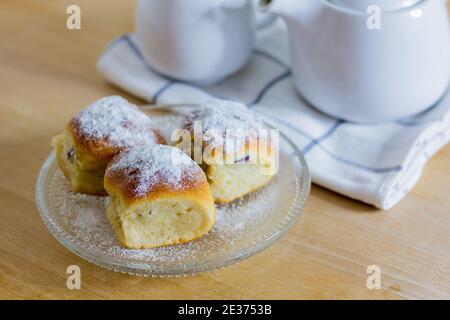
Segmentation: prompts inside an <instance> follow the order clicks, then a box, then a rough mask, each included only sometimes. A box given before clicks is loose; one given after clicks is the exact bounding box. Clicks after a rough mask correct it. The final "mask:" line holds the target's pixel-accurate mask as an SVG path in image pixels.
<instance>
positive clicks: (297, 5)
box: [259, 0, 323, 26]
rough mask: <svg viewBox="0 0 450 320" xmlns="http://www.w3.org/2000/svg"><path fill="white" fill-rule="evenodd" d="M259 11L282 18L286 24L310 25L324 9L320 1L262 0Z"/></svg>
mask: <svg viewBox="0 0 450 320" xmlns="http://www.w3.org/2000/svg"><path fill="white" fill-rule="evenodd" d="M259 9H260V10H261V11H263V12H268V13H272V14H274V15H277V16H280V17H282V18H283V19H284V20H286V22H288V23H292V22H296V23H298V24H301V25H304V26H307V25H310V24H311V23H312V22H313V21H314V20H315V19H316V17H317V16H318V14H319V13H320V12H321V11H322V9H323V3H322V1H318V0H294V1H293V0H260V1H259Z"/></svg>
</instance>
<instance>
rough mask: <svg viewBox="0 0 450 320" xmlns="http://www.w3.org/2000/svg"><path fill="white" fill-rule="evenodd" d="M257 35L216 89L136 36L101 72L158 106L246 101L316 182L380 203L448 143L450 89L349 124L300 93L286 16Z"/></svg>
mask: <svg viewBox="0 0 450 320" xmlns="http://www.w3.org/2000/svg"><path fill="white" fill-rule="evenodd" d="M257 38H258V39H257V44H256V47H255V50H254V53H253V55H252V58H251V60H250V62H249V64H248V65H247V66H246V67H245V68H243V69H242V70H241V71H239V72H238V73H236V74H235V75H233V76H231V77H229V78H228V79H226V80H224V81H223V82H221V83H219V84H217V85H214V86H210V87H204V88H202V87H198V86H196V85H193V84H189V83H185V82H179V81H175V80H172V79H168V78H165V77H163V76H161V75H159V74H158V73H157V72H155V71H153V70H152V68H151V66H149V65H148V64H147V63H146V62H145V60H144V59H143V57H142V54H141V52H140V51H139V46H138V44H137V42H136V39H135V36H134V35H132V34H131V35H124V36H121V37H119V38H118V39H116V40H115V41H113V42H112V43H111V44H110V45H109V47H108V48H107V49H106V52H104V54H103V55H102V56H101V57H100V59H99V61H98V70H99V71H100V73H101V74H102V75H103V76H104V77H105V78H106V79H107V80H108V81H109V82H111V83H113V84H115V85H117V86H119V87H121V88H123V89H124V90H126V91H128V92H130V93H131V94H133V95H135V96H138V97H141V98H143V99H145V100H147V101H149V102H150V103H154V104H177V103H202V102H205V101H207V100H210V99H212V98H216V97H220V98H226V99H232V100H236V101H240V102H244V103H246V104H247V105H248V106H249V107H250V108H252V109H253V110H254V111H256V112H258V113H259V114H260V115H262V116H263V118H265V120H266V121H268V122H269V123H270V124H272V125H273V126H275V127H278V128H280V129H281V130H282V131H283V132H284V133H285V134H286V135H288V136H289V137H290V138H291V139H292V140H293V141H295V142H296V143H297V145H298V147H299V148H301V149H302V150H303V153H304V155H305V157H306V160H307V162H308V164H309V166H310V169H311V173H312V178H313V182H315V183H316V184H319V185H321V186H323V187H325V188H328V189H331V190H334V191H336V192H338V193H341V194H343V195H346V196H348V197H350V198H353V199H358V200H361V201H363V202H366V203H369V204H372V205H374V206H376V207H378V208H381V209H388V208H391V207H392V206H394V205H395V204H396V203H398V202H399V201H400V200H401V199H402V198H403V197H404V196H405V195H406V194H407V193H408V192H409V191H410V190H411V188H412V187H413V186H414V185H415V183H416V182H417V180H418V179H419V177H420V175H421V172H422V169H423V167H424V166H425V164H426V163H427V161H428V159H429V158H430V157H431V156H432V155H433V154H435V153H436V152H437V151H438V150H439V149H440V148H442V147H443V146H444V145H445V144H446V143H447V142H448V141H449V139H450V108H449V106H450V94H447V95H446V96H445V97H444V98H443V99H442V100H441V101H440V102H439V103H438V104H436V105H435V106H434V107H432V108H431V109H429V110H428V111H426V112H424V113H422V114H420V115H417V116H414V117H411V118H407V119H402V120H400V121H396V122H392V123H386V124H382V125H361V124H354V123H348V122H345V121H342V120H339V119H335V118H333V117H330V116H328V115H325V114H323V113H321V112H319V111H317V110H315V109H314V108H312V107H311V106H310V105H308V103H306V102H305V101H303V100H302V99H301V98H300V97H299V95H298V94H297V92H296V91H295V88H294V85H293V82H292V77H291V70H290V68H289V51H288V42H287V35H286V28H285V26H284V24H283V23H282V22H281V21H277V22H276V23H275V24H273V25H272V26H271V27H269V28H266V29H264V30H263V31H260V32H259V33H258V37H257Z"/></svg>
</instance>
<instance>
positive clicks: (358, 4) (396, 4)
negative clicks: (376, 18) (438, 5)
mask: <svg viewBox="0 0 450 320" xmlns="http://www.w3.org/2000/svg"><path fill="white" fill-rule="evenodd" d="M328 1H329V2H331V3H333V4H334V5H337V6H341V7H345V8H347V9H351V10H356V11H363V12H366V10H367V8H368V7H369V6H373V5H375V6H378V7H380V9H381V11H395V10H400V9H404V8H408V7H411V6H413V5H415V4H417V3H418V2H421V1H423V0H328Z"/></svg>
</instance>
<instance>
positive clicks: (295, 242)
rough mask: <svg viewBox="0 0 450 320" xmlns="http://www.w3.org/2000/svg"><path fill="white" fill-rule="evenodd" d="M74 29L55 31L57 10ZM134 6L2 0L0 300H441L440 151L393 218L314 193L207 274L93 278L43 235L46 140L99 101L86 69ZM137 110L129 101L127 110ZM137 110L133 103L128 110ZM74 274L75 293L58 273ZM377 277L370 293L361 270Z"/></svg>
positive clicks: (444, 224) (444, 211)
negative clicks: (250, 247)
mask: <svg viewBox="0 0 450 320" xmlns="http://www.w3.org/2000/svg"><path fill="white" fill-rule="evenodd" d="M72 3H76V4H78V5H80V6H81V10H82V29H81V30H76V31H69V30H67V29H66V24H65V23H66V17H67V14H66V8H67V6H68V5H69V4H72ZM134 6H135V3H134V1H123V0H114V1H112V0H96V1H88V0H83V1H82V0H77V1H63V0H58V1H49V0H2V1H1V4H0V40H1V41H0V150H1V152H0V177H1V179H0V202H1V207H0V212H1V213H0V298H8V299H14V298H52V299H53V298H101V299H102V298H127V299H128V298H158V299H159V298H161V299H162V298H164V299H171V298H177V299H190V298H219V299H227V298H236V299H237V298H275V299H278V298H307V299H318V298H320V299H322V298H325V299H330V298H344V299H347V298H357V299H365V298H374V299H378V298H388V299H398V298H450V194H449V188H450V165H449V164H450V146H448V147H446V148H445V149H444V150H442V151H441V152H440V153H439V154H438V155H437V156H435V157H434V158H433V159H432V160H431V161H430V163H429V164H428V166H427V167H426V169H425V172H424V174H423V177H422V179H421V180H420V182H419V183H418V185H417V186H416V187H415V188H414V190H413V191H412V192H411V194H410V195H408V197H407V198H406V199H405V200H404V201H403V202H402V203H400V204H399V205H398V206H397V207H395V208H394V209H393V210H390V211H388V212H381V211H378V210H375V209H374V208H372V207H370V206H367V205H364V204H362V203H359V202H356V201H352V200H349V199H347V198H345V197H342V196H340V195H337V194H335V193H333V192H330V191H327V190H325V189H322V188H320V187H313V189H312V192H311V196H310V198H309V201H308V204H307V208H306V211H305V213H304V215H303V216H302V218H301V220H300V222H299V223H298V224H297V225H296V226H295V227H294V228H293V229H292V230H291V231H290V232H289V233H288V234H287V235H286V236H285V237H284V238H283V239H282V240H281V241H279V242H278V243H277V244H276V245H274V246H273V247H271V248H269V249H268V250H266V251H264V252H262V253H260V254H258V255H256V256H255V257H252V258H250V259H248V260H247V261H244V262H242V263H240V264H238V265H234V266H231V267H228V268H226V269H223V270H219V271H216V272H213V273H207V274H204V275H200V276H194V277H186V278H165V279H152V278H142V277H133V276H128V275H122V274H118V273H114V272H110V271H107V270H104V269H102V268H99V267H96V266H94V265H92V264H90V263H88V262H86V261H84V260H82V259H80V258H78V257H77V256H75V255H74V254H72V253H71V252H70V251H68V250H67V249H65V248H64V247H63V246H62V245H60V244H59V243H58V242H57V241H56V240H55V239H54V238H53V237H52V236H51V235H50V233H49V232H48V231H47V229H46V227H45V226H44V224H43V222H42V221H41V219H40V217H39V214H38V212H37V210H36V206H35V202H34V187H35V182H36V177H37V174H38V172H39V169H40V167H41V165H42V163H43V161H44V160H45V158H46V157H47V155H48V154H49V152H50V150H51V149H50V145H49V141H50V138H51V137H52V136H53V135H55V134H57V133H59V132H60V131H61V130H62V129H63V127H64V125H65V123H66V122H67V121H68V120H69V118H70V117H71V116H72V115H73V114H74V113H75V112H77V111H79V110H80V109H81V108H82V107H83V106H85V105H87V104H89V103H90V102H92V101H94V100H96V99H98V98H99V97H102V96H106V95H111V94H117V93H118V94H121V95H124V96H125V97H127V98H130V99H132V100H133V98H132V97H129V96H128V95H127V94H126V93H124V92H121V91H120V90H119V89H117V88H114V87H112V86H110V85H108V84H106V83H105V82H104V80H103V79H102V78H101V77H100V76H99V75H98V74H97V72H96V67H95V64H96V60H97V58H98V57H99V55H100V54H101V52H102V50H103V49H104V47H105V45H106V44H107V43H108V42H109V41H110V40H111V39H113V38H114V37H115V36H117V35H119V34H121V33H124V32H128V31H131V30H132V29H133V15H134ZM134 101H136V100H134ZM136 102H139V101H136ZM72 264H76V265H78V266H80V268H81V272H82V278H81V279H82V288H81V290H68V289H67V287H66V277H67V274H66V268H67V266H68V265H72ZM373 264H374V265H378V266H380V268H381V271H382V278H381V280H382V283H381V285H382V287H381V289H380V290H369V289H368V288H367V286H366V279H367V276H368V275H367V274H366V269H367V266H369V265H373Z"/></svg>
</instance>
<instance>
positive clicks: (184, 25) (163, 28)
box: [135, 0, 274, 85]
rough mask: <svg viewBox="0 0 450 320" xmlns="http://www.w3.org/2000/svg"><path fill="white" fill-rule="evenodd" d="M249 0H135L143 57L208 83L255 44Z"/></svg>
mask: <svg viewBox="0 0 450 320" xmlns="http://www.w3.org/2000/svg"><path fill="white" fill-rule="evenodd" d="M254 13H255V12H254V6H253V2H252V1H250V0H139V2H138V5H137V11H136V26H135V28H136V35H137V39H138V42H139V47H140V49H141V51H142V53H143V56H144V58H145V59H146V60H147V62H148V63H149V64H150V66H151V67H152V68H154V69H155V70H156V71H158V72H160V73H162V74H164V75H166V76H169V77H171V78H175V79H178V80H183V81H189V82H194V83H197V84H202V85H208V84H213V83H216V82H219V81H220V80H222V79H223V78H225V77H227V76H228V75H230V74H232V73H234V72H236V71H238V70H239V69H240V68H242V67H243V66H244V65H245V64H246V63H247V61H248V60H249V58H250V55H251V52H252V50H253V44H254V37H255V30H256V28H257V27H263V26H265V25H267V24H268V23H270V22H271V21H273V20H274V19H273V18H274V16H273V15H266V16H261V17H260V18H259V19H258V21H257V22H255V15H254Z"/></svg>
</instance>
